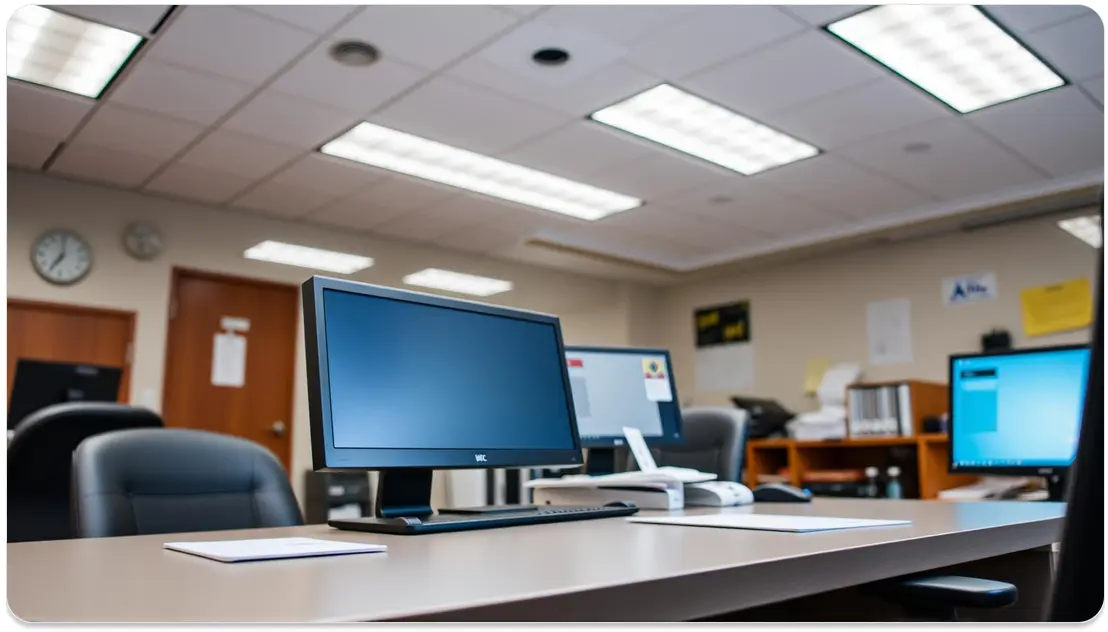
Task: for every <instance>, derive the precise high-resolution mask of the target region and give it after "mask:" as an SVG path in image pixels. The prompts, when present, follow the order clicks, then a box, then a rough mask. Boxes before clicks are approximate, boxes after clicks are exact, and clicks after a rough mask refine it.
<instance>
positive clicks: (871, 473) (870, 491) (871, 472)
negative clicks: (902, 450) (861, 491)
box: [866, 465, 877, 498]
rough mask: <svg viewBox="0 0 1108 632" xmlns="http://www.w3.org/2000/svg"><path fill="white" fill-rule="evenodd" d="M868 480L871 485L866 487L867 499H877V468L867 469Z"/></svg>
mask: <svg viewBox="0 0 1108 632" xmlns="http://www.w3.org/2000/svg"><path fill="white" fill-rule="evenodd" d="M866 478H868V479H869V484H868V485H866V498H877V468H876V467H873V466H872V465H871V466H870V467H867V468H866Z"/></svg>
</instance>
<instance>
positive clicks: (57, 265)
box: [31, 230, 92, 285]
mask: <svg viewBox="0 0 1108 632" xmlns="http://www.w3.org/2000/svg"><path fill="white" fill-rule="evenodd" d="M31 264H32V265H33V266H34V268H35V272H38V274H39V276H41V277H42V278H43V279H46V280H47V281H49V282H50V283H53V284H54V285H73V284H74V283H76V282H78V281H80V280H81V279H83V278H85V276H86V275H87V274H88V273H89V270H91V269H92V247H91V246H89V244H88V242H87V241H85V239H84V238H83V237H81V236H80V235H78V234H77V233H75V232H73V231H69V230H51V231H48V232H47V233H46V234H44V235H42V236H41V237H39V238H38V239H37V240H35V243H34V245H33V246H32V247H31Z"/></svg>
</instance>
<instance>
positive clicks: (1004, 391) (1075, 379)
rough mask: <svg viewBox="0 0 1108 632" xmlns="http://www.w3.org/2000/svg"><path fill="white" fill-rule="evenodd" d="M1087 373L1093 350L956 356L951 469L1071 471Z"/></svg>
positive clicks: (953, 360) (952, 380) (952, 365)
mask: <svg viewBox="0 0 1108 632" xmlns="http://www.w3.org/2000/svg"><path fill="white" fill-rule="evenodd" d="M1088 371H1089V349H1088V347H1053V348H1044V349H1034V350H1028V351H1016V352H1011V353H1002V354H989V355H977V356H956V357H953V358H951V360H950V372H951V375H950V388H951V410H950V413H951V443H952V446H951V465H952V469H982V470H987V469H994V470H1003V469H1018V468H1028V469H1031V468H1058V467H1068V466H1069V465H1070V463H1071V462H1072V461H1073V457H1074V454H1075V451H1076V449H1077V437H1078V433H1079V430H1080V425H1081V410H1082V406H1083V404H1084V401H1085V388H1086V386H1085V384H1086V379H1087V376H1088Z"/></svg>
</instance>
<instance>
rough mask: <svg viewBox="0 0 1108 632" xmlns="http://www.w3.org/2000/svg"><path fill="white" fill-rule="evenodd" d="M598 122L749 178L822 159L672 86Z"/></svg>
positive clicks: (603, 113)
mask: <svg viewBox="0 0 1108 632" xmlns="http://www.w3.org/2000/svg"><path fill="white" fill-rule="evenodd" d="M592 119H593V120H594V121H597V122H600V123H604V124H605V125H610V126H612V127H614V128H616V129H619V130H623V131H625V132H628V133H631V134H635V135H636V136H641V137H643V138H645V139H647V140H652V141H654V142H656V143H660V144H662V145H665V146H667V147H671V148H673V149H676V150H678V151H681V152H684V153H686V154H689V155H690V156H695V157H697V158H700V159H702V160H707V161H708V162H713V163H715V164H717V165H720V166H722V167H726V168H728V169H731V170H733V171H737V172H739V173H741V174H743V175H747V176H749V175H753V174H755V173H758V172H759V171H765V170H766V169H770V168H772V167H779V166H781V165H785V164H788V163H790V162H796V161H797V160H802V159H804V158H810V157H812V156H815V155H816V154H818V153H819V150H818V149H816V148H815V147H813V146H811V145H809V144H807V143H804V142H801V141H799V140H797V139H795V138H793V137H791V136H787V135H785V134H782V133H781V132H778V131H776V130H773V129H770V128H769V127H766V126H765V125H762V124H761V123H755V122H754V121H752V120H750V119H748V118H746V117H745V116H741V115H739V114H736V113H734V112H732V111H731V110H728V109H726V108H722V107H720V106H718V105H715V104H714V103H709V102H708V101H705V100H704V99H701V98H700V97H698V96H695V95H692V94H689V93H688V92H685V91H683V90H680V89H678V88H675V87H674V86H671V85H669V84H662V85H660V86H657V87H655V88H651V89H649V90H647V91H646V92H641V93H639V94H637V95H635V96H633V97H631V98H629V99H627V100H626V101H622V102H620V103H617V104H615V105H612V106H609V107H606V108H604V109H603V110H599V111H597V112H594V113H593V114H592Z"/></svg>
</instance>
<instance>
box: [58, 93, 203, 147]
mask: <svg viewBox="0 0 1108 632" xmlns="http://www.w3.org/2000/svg"><path fill="white" fill-rule="evenodd" d="M203 131H204V126H202V125H200V124H199V123H192V122H188V121H180V120H177V119H171V118H167V117H164V116H157V115H155V114H148V113H146V112H143V111H141V110H133V109H130V108H125V107H122V106H118V105H115V104H112V103H105V104H104V105H103V106H101V107H100V108H99V109H97V110H96V112H95V113H93V115H92V118H90V119H89V121H88V123H87V124H86V125H85V126H84V128H82V129H81V131H80V133H79V134H77V138H76V141H77V142H78V143H87V144H90V145H94V146H98V147H107V148H108V149H116V150H119V151H124V152H128V153H131V154H137V155H140V156H150V157H152V158H169V157H171V156H173V155H174V154H176V153H177V152H179V151H181V150H182V149H184V148H185V146H186V145H188V144H189V143H190V142H192V141H193V140H194V139H195V138H196V137H197V136H199V135H200V133H201V132H203Z"/></svg>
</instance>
